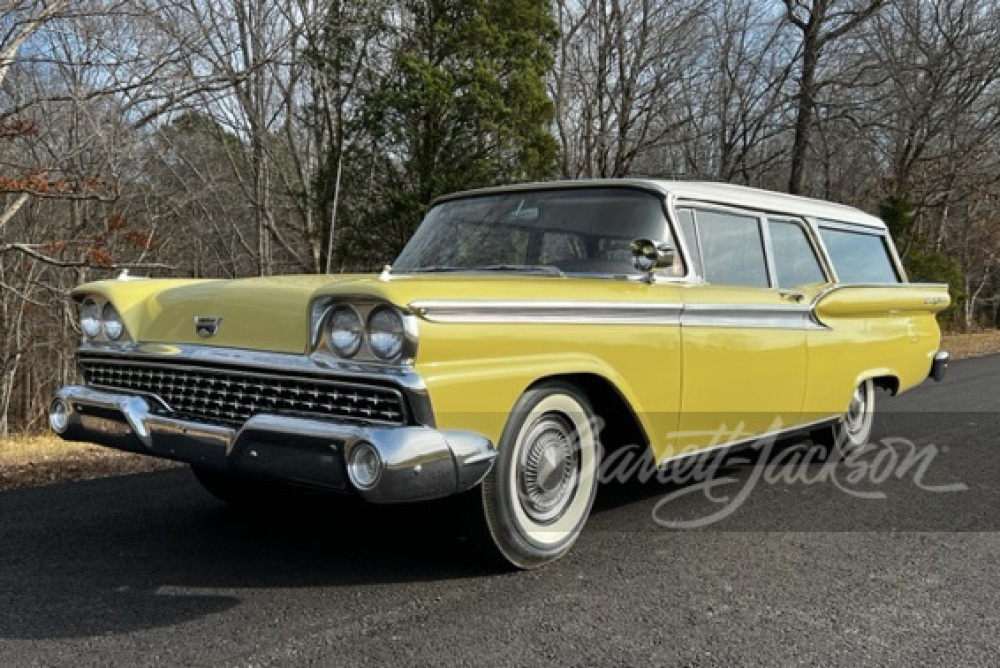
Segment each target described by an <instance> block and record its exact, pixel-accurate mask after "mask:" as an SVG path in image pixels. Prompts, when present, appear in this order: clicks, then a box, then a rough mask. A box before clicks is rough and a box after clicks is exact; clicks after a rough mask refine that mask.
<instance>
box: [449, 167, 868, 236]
mask: <svg viewBox="0 0 1000 668" xmlns="http://www.w3.org/2000/svg"><path fill="white" fill-rule="evenodd" d="M614 185H623V186H632V187H639V188H646V189H653V190H658V191H660V192H663V193H669V194H671V195H673V196H675V197H676V198H677V199H679V200H694V201H698V202H707V203H712V204H721V205H729V206H735V207H742V208H747V209H751V210H755V211H763V212H767V213H783V214H789V215H795V216H806V217H810V218H821V219H825V220H831V221H837V222H842V223H853V224H855V225H864V226H866V227H874V228H877V229H880V230H884V229H885V223H883V222H882V220H881V219H879V218H877V217H876V216H872V215H870V214H867V213H865V212H864V211H861V210H860V209H856V208H854V207H853V206H847V205H846V204H837V203H835V202H827V201H825V200H820V199H812V198H810V197H800V196H798V195H788V194H785V193H779V192H774V191H771V190H762V189H760V188H749V187H747V186H737V185H733V184H730V183H715V182H712V181H669V180H664V179H586V180H575V181H545V182H539V183H525V184H520V185H509V186H499V187H495V188H482V189H479V190H470V191H466V192H462V193H455V194H454V195H447V196H445V197H443V198H441V200H438V201H442V200H449V199H453V198H456V197H465V196H468V195H482V194H487V193H493V192H496V193H502V192H511V191H518V190H538V189H542V188H560V187H562V188H566V187H572V188H586V187H600V186H605V187H606V186H614Z"/></svg>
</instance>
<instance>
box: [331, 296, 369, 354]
mask: <svg viewBox="0 0 1000 668" xmlns="http://www.w3.org/2000/svg"><path fill="white" fill-rule="evenodd" d="M363 337H364V325H363V324H362V322H361V316H360V315H358V312H357V311H356V310H354V308H353V307H351V306H346V305H345V306H338V307H336V308H334V309H333V312H332V313H331V314H330V318H329V320H328V321H327V343H328V345H329V347H330V351H331V352H332V353H334V354H335V355H338V356H340V357H354V355H355V354H357V352H358V350H359V349H360V348H361V341H362V338H363Z"/></svg>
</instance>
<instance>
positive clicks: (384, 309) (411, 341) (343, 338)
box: [314, 300, 417, 364]
mask: <svg viewBox="0 0 1000 668" xmlns="http://www.w3.org/2000/svg"><path fill="white" fill-rule="evenodd" d="M314 313H318V314H322V315H321V318H322V319H321V320H320V325H319V326H318V328H317V334H318V338H317V339H316V346H317V348H318V349H324V351H325V352H329V353H332V354H333V355H334V356H336V357H339V358H341V359H349V360H356V361H358V362H361V363H364V362H384V363H388V364H394V363H397V362H404V361H407V360H412V359H413V356H414V355H415V354H416V345H417V331H416V323H415V322H412V320H413V316H412V315H408V314H406V313H405V312H404V311H402V310H401V309H399V308H397V307H396V306H393V305H392V304H388V303H384V302H376V301H374V300H372V301H367V300H364V301H358V302H350V303H348V302H346V301H343V302H339V303H338V302H333V303H330V302H327V303H326V304H325V305H321V306H320V308H319V309H314Z"/></svg>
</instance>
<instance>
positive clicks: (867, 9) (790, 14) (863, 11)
mask: <svg viewBox="0 0 1000 668" xmlns="http://www.w3.org/2000/svg"><path fill="white" fill-rule="evenodd" d="M784 2H785V9H786V17H787V20H788V22H789V23H790V24H791V25H792V26H794V27H795V28H796V29H797V30H798V31H799V32H800V33H801V37H800V40H801V41H800V48H799V55H798V61H799V62H798V66H799V71H798V78H797V84H798V90H797V91H796V109H795V126H794V132H795V134H794V140H793V143H792V151H791V156H790V165H789V177H788V192H790V193H794V194H799V193H802V192H803V189H804V185H805V167H806V158H807V154H808V151H809V138H810V132H811V131H812V129H813V118H814V115H815V111H816V105H817V101H818V97H819V93H820V90H821V89H822V88H823V87H824V85H826V84H827V83H828V82H827V81H824V80H823V78H821V69H820V68H821V65H822V60H823V56H824V54H825V53H826V52H827V51H828V50H829V47H830V46H831V45H832V44H835V43H836V42H837V40H839V39H841V38H842V37H844V36H845V35H848V34H849V33H850V32H851V31H853V30H855V29H856V28H857V27H858V26H860V25H861V24H862V23H864V22H865V21H867V20H868V19H870V18H871V17H872V16H874V15H875V13H877V12H878V11H879V9H880V8H881V7H882V5H883V4H884V0H863V2H858V1H857V0H784Z"/></svg>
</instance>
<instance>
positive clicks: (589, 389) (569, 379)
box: [527, 373, 651, 452]
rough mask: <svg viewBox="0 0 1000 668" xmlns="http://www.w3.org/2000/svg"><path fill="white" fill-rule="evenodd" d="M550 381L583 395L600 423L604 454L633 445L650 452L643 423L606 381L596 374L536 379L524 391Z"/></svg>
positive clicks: (611, 384) (619, 393)
mask: <svg viewBox="0 0 1000 668" xmlns="http://www.w3.org/2000/svg"><path fill="white" fill-rule="evenodd" d="M550 382H563V383H568V384H570V385H573V386H574V387H576V388H578V389H579V390H580V391H581V392H583V394H584V396H586V397H587V400H588V401H589V402H590V405H591V407H592V408H593V409H594V412H595V413H596V414H597V416H598V417H600V418H601V419H602V420H603V425H602V428H601V432H600V442H601V445H602V446H603V447H604V448H605V450H606V451H607V452H611V451H613V450H616V449H619V448H622V447H626V446H634V445H639V446H641V447H642V448H644V449H646V450H649V448H650V445H651V441H650V439H649V435H648V434H647V432H646V428H645V426H644V425H643V423H642V420H640V419H639V417H638V416H637V415H636V413H635V411H634V410H633V408H632V405H631V404H630V403H629V401H628V399H626V398H625V395H624V393H623V392H622V391H621V390H620V389H619V388H618V386H616V385H615V384H614V383H613V382H612V381H610V380H609V379H608V378H606V377H604V376H602V375H600V374H597V373H564V374H555V375H551V376H544V377H542V378H538V379H537V380H535V381H534V382H533V383H532V384H531V385H530V386H529V387H528V388H527V389H529V390H530V389H532V388H535V387H538V386H539V385H543V384H546V383H550Z"/></svg>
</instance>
